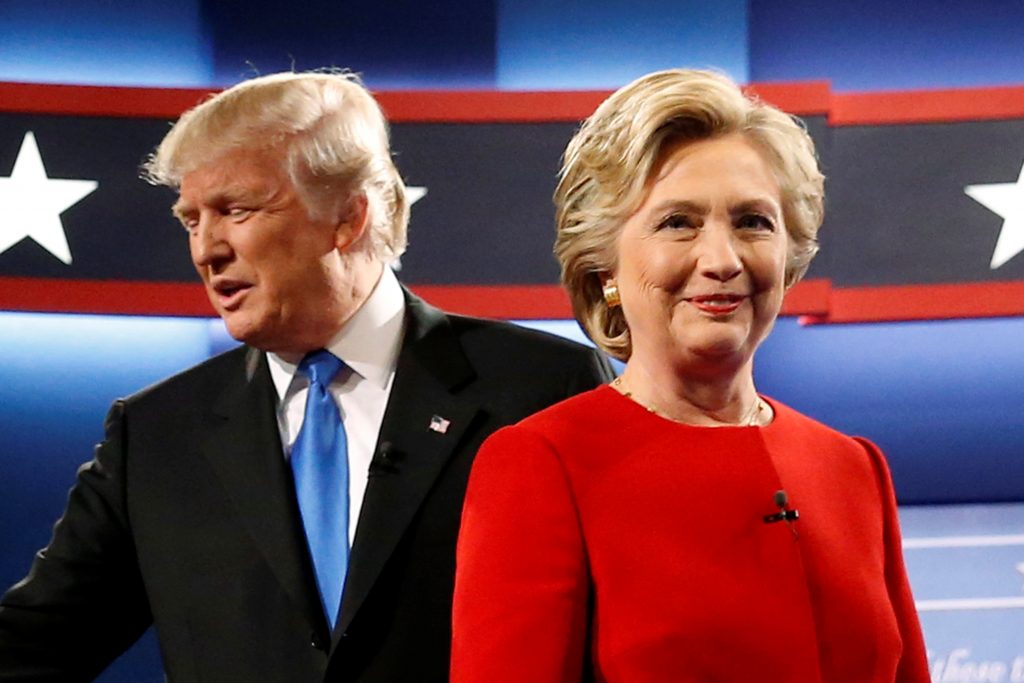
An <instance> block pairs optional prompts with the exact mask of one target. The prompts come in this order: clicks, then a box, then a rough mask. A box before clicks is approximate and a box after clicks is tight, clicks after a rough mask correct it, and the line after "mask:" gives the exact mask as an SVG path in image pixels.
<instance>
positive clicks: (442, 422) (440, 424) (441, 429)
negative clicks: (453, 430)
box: [430, 415, 451, 434]
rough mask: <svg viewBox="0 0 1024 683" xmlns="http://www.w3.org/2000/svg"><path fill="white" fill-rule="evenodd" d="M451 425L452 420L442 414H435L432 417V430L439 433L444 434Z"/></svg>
mask: <svg viewBox="0 0 1024 683" xmlns="http://www.w3.org/2000/svg"><path fill="white" fill-rule="evenodd" d="M450 425H451V420H446V419H444V418H443V417H441V416H440V415H435V416H433V417H432V418H430V431H432V432H437V433H438V434H444V433H445V432H447V431H448V427H449V426H450Z"/></svg>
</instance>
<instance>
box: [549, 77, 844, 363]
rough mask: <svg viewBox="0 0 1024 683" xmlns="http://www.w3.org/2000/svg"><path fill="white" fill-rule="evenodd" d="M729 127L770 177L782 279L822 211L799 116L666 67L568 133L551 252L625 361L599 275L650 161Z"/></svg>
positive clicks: (803, 261) (643, 189)
mask: <svg viewBox="0 0 1024 683" xmlns="http://www.w3.org/2000/svg"><path fill="white" fill-rule="evenodd" d="M737 133H738V134H740V135H742V136H743V137H744V138H745V139H746V140H747V141H749V142H750V143H751V144H753V145H755V146H756V147H757V148H758V149H759V150H760V151H761V153H762V154H763V155H764V157H765V159H766V160H767V161H768V163H769V165H770V166H771V168H772V170H773V172H774V174H775V177H776V180H777V181H778V183H779V187H780V191H781V200H782V212H783V219H784V221H785V224H786V230H787V233H788V235H789V238H790V239H789V245H790V248H789V256H788V259H787V262H786V275H785V282H786V286H787V287H790V286H792V285H793V284H795V283H796V282H797V281H799V280H800V278H801V277H803V274H804V273H805V272H806V271H807V267H808V265H809V264H810V261H811V259H812V258H813V257H814V255H815V254H816V253H817V251H818V242H817V234H818V228H819V227H820V226H821V222H822V219H823V218H824V176H823V175H822V174H821V171H820V170H819V169H818V161H817V157H816V155H815V151H814V143H813V142H812V141H811V138H810V136H809V135H808V134H807V131H806V130H805V129H804V127H803V125H801V123H799V122H798V120H796V119H794V118H793V117H791V116H789V115H788V114H784V113H783V112H781V111H779V110H778V109H776V108H775V107H772V106H770V105H767V104H764V103H763V102H760V101H758V100H757V99H755V98H752V97H748V96H746V95H744V94H743V92H742V91H741V90H740V89H739V87H738V86H737V85H736V84H735V83H733V82H732V81H731V80H730V79H728V78H727V77H725V76H722V75H720V74H717V73H714V72H710V71H700V70H691V69H671V70H667V71H658V72H655V73H652V74H648V75H646V76H643V77H641V78H639V79H637V80H635V81H633V82H632V83H630V84H629V85H627V86H625V87H623V88H621V89H620V90H618V91H617V92H615V93H614V94H612V95H611V97H609V98H608V99H607V100H605V101H604V102H603V103H602V104H601V106H599V107H598V108H597V111H595V112H594V113H593V114H592V115H591V116H590V118H588V119H587V120H586V121H584V122H583V125H582V126H581V127H580V129H579V131H578V132H577V133H576V135H575V136H574V137H573V139H572V140H571V141H570V142H569V146H568V147H567V148H566V150H565V154H564V155H563V157H562V170H561V174H560V180H559V183H558V187H557V189H556V190H555V197H554V200H555V206H556V230H557V236H556V239H555V255H556V256H557V257H558V261H559V263H560V264H561V267H562V284H563V286H564V287H565V288H566V290H567V291H568V293H569V298H570V299H571V301H572V307H573V312H574V314H575V316H576V319H577V320H578V321H579V323H580V325H581V326H582V327H583V329H584V331H586V333H587V334H588V335H589V336H590V338H591V339H592V340H593V341H594V343H595V344H597V345H598V346H599V347H600V348H602V349H603V350H604V351H606V352H607V353H609V354H611V355H612V356H615V357H616V358H619V359H622V360H626V359H628V358H629V356H630V354H631V351H632V347H631V342H630V337H629V328H628V327H627V325H626V319H625V317H624V316H623V313H622V309H621V308H611V307H609V306H607V305H606V303H605V301H604V296H603V294H602V284H603V283H602V279H603V278H606V277H608V275H610V274H611V273H612V272H613V271H614V270H615V266H616V262H617V261H616V259H617V254H616V251H615V242H616V239H617V237H618V234H619V231H620V229H621V228H622V225H623V223H624V222H625V221H626V219H627V218H628V217H629V216H630V215H632V214H633V213H634V212H635V211H636V210H637V209H638V208H639V206H640V205H641V204H642V203H643V200H644V197H645V196H646V195H647V192H648V190H649V187H648V181H649V179H650V176H651V173H652V172H653V170H654V167H655V164H656V163H657V161H658V159H659V157H660V156H661V154H662V152H663V150H665V149H666V147H667V146H668V145H670V144H677V143H679V142H687V141H698V140H707V139H711V138H717V137H720V136H724V135H730V134H737Z"/></svg>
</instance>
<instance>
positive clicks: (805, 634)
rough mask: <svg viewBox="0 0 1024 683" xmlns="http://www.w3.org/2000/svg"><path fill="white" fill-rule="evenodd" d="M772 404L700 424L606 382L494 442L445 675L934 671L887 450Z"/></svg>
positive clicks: (469, 510)
mask: <svg viewBox="0 0 1024 683" xmlns="http://www.w3.org/2000/svg"><path fill="white" fill-rule="evenodd" d="M771 405H772V407H773V408H774V409H775V419H774V421H773V422H772V423H771V424H770V425H768V426H767V427H718V428H709V427H693V426H688V425H682V424H678V423H675V422H671V421H669V420H665V419H663V418H661V417H658V416H657V415H655V414H653V413H650V412H648V411H647V410H646V409H644V408H643V407H641V406H639V405H637V404H636V403H634V402H633V401H631V400H629V399H627V398H625V397H624V396H622V395H620V394H619V393H618V392H616V391H615V390H614V389H612V388H610V387H607V386H604V387H601V388H598V389H595V390H593V391H590V392H588V393H586V394H582V395H580V396H577V397H575V398H572V399H569V400H567V401H564V402H562V403H560V404H558V405H555V406H553V407H552V408H549V409H547V410H545V411H543V412H541V413H538V414H537V415H534V416H532V417H530V418H527V419H526V420H524V421H522V422H520V423H519V424H517V425H514V426H512V427H507V428H505V429H503V430H501V431H499V432H497V433H496V434H494V435H493V436H491V438H489V439H488V440H487V442H486V443H485V444H484V446H483V448H482V449H481V451H480V454H479V455H478V456H477V460H476V464H475V465H474V468H473V472H472V475H471V477H470V483H469V491H468V494H467V498H466V504H465V509H464V512H463V520H462V530H461V535H460V537H459V547H458V565H457V567H458V568H457V572H456V586H455V607H454V643H453V659H452V683H502V682H505V681H507V682H508V683H549V682H550V683H562V682H565V683H577V682H578V681H581V680H583V677H584V672H592V674H591V673H587V674H586V675H587V677H588V679H589V677H590V676H591V675H593V677H594V679H595V680H597V681H600V682H606V683H682V682H688V681H694V682H697V681H699V682H700V683H709V682H712V681H729V682H736V683H751V682H754V681H757V682H759V683H776V682H777V683H783V682H785V683H893V682H894V681H898V682H899V683H918V682H920V683H927V681H929V675H928V665H927V661H926V657H925V649H924V642H923V639H922V636H921V629H920V625H919V623H918V619H917V614H916V612H915V610H914V603H913V599H912V597H911V594H910V587H909V585H908V583H907V577H906V572H905V569H904V565H903V559H902V554H901V550H900V535H899V526H898V522H897V517H896V502H895V498H894V496H893V490H892V483H891V480H890V477H889V472H888V469H887V467H886V464H885V460H884V458H883V456H882V454H881V453H880V452H879V451H878V450H877V449H876V448H875V447H874V446H873V445H872V444H870V443H869V442H867V441H864V440H860V439H853V438H850V437H847V436H844V435H842V434H840V433H839V432H836V431H834V430H832V429H830V428H828V427H826V426H824V425H822V424H820V423H818V422H815V421H814V420H812V419H810V418H808V417H806V416H804V415H801V414H799V413H797V412H796V411H794V410H791V409H789V408H787V407H786V406H784V405H782V404H779V403H778V402H775V401H771ZM780 489H783V490H785V491H786V492H787V494H788V497H789V504H790V507H791V508H797V509H798V510H799V512H800V519H799V521H797V522H795V523H794V528H795V529H796V530H797V532H798V535H799V538H796V537H794V534H793V533H792V531H791V529H790V528H788V527H787V526H786V524H784V523H773V524H766V523H765V521H764V517H765V515H771V514H772V513H775V512H778V508H777V506H776V505H775V503H774V500H773V498H774V494H775V492H776V491H778V490H780Z"/></svg>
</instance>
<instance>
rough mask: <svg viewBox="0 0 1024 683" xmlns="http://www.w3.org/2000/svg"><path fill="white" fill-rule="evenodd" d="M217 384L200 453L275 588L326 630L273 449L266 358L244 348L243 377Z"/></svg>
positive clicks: (289, 491) (283, 471)
mask: <svg viewBox="0 0 1024 683" xmlns="http://www.w3.org/2000/svg"><path fill="white" fill-rule="evenodd" d="M225 384H226V387H225V389H224V391H223V392H222V393H221V395H220V396H219V398H218V399H217V400H216V402H215V403H214V404H213V407H212V410H211V413H210V416H209V420H208V425H207V429H206V430H205V433H204V438H203V453H204V455H205V456H206V458H207V459H208V461H209V462H210V463H211V465H212V466H213V468H214V470H215V471H216V472H217V474H218V476H219V477H220V479H221V481H222V482H223V484H224V488H225V489H226V490H227V492H228V495H229V496H230V498H231V500H232V502H233V504H234V506H235V508H236V509H237V511H238V517H239V519H240V520H241V522H242V525H243V526H244V527H245V529H246V531H247V532H248V533H249V535H250V536H251V537H252V540H253V541H254V542H255V544H256V546H257V547H258V548H259V549H260V552H261V553H262V554H263V557H264V559H265V560H266V561H267V564H268V565H270V567H271V569H272V570H273V572H274V574H275V575H276V576H277V579H278V580H279V581H280V583H281V585H282V586H283V587H284V589H285V590H286V591H287V592H288V594H289V595H290V596H291V598H292V600H293V601H294V603H295V604H296V606H297V607H298V609H299V610H300V611H301V612H302V613H303V614H305V615H306V617H307V618H308V619H309V620H310V624H311V625H315V626H316V627H317V628H318V629H320V630H326V628H327V622H326V619H325V618H324V614H323V610H322V609H321V607H320V599H319V597H318V595H317V592H316V587H315V585H316V584H315V583H314V579H313V573H312V568H311V566H310V562H309V559H308V553H307V549H306V544H305V537H304V535H303V531H302V522H301V520H300V518H299V515H298V511H297V506H296V504H295V501H294V496H295V494H294V487H293V486H292V483H291V472H290V470H289V469H288V465H287V463H286V461H285V458H284V454H283V452H282V449H281V436H280V432H279V430H278V426H277V417H276V404H277V396H276V393H275V391H274V388H273V382H272V381H271V379H270V371H269V369H268V367H267V360H266V356H265V355H264V354H263V353H260V352H259V351H256V350H255V349H249V350H248V352H247V353H246V356H245V369H244V373H243V372H238V373H235V375H234V376H232V377H231V378H229V379H227V380H225Z"/></svg>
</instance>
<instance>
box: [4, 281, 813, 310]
mask: <svg viewBox="0 0 1024 683" xmlns="http://www.w3.org/2000/svg"><path fill="white" fill-rule="evenodd" d="M411 288H412V290H413V291H414V292H416V294H418V295H419V296H421V297H423V298H424V299H426V300H427V301H429V302H430V303H432V304H434V305H435V306H438V307H440V308H443V309H445V310H446V311H451V312H452V313H462V314H464V315H476V316H482V317H486V318H504V319H510V320H548V319H555V320H558V319H569V318H572V308H571V306H570V305H569V299H568V297H567V296H566V295H565V292H564V291H562V288H561V287H559V286H557V285H494V286H492V285H453V286H449V285H412V287H411ZM831 291H832V290H831V287H830V285H829V282H828V280H808V281H806V282H801V283H800V284H799V285H797V286H796V287H794V288H793V290H792V291H790V293H789V295H788V296H787V297H786V301H785V303H784V305H783V309H782V314H783V315H813V316H819V317H823V316H827V315H828V314H829V294H830V292H831ZM0 310H8V311H38V312H49V313H106V314H123V315H177V316H203V317H207V316H212V315H214V310H213V308H212V306H211V305H210V303H209V301H208V300H207V298H206V294H205V293H204V291H203V288H202V286H201V285H200V284H198V283H188V282H126V281H116V280H51V279H43V278H17V277H0Z"/></svg>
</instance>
